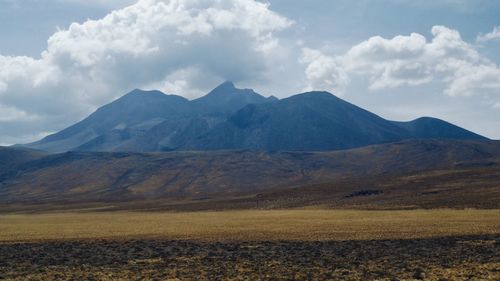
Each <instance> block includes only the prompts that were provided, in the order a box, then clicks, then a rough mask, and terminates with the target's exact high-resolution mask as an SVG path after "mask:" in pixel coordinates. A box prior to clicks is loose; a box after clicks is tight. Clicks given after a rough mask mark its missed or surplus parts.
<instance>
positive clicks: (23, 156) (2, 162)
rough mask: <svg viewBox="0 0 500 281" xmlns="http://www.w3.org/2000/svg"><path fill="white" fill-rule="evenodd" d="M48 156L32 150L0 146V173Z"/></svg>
mask: <svg viewBox="0 0 500 281" xmlns="http://www.w3.org/2000/svg"><path fill="white" fill-rule="evenodd" d="M47 155H48V154H47V153H45V152H43V151H39V150H34V149H27V148H14V147H2V146H0V171H4V172H5V171H8V170H12V169H15V168H16V167H17V166H19V165H21V164H24V163H26V162H30V161H34V160H37V159H40V158H42V157H44V156H47Z"/></svg>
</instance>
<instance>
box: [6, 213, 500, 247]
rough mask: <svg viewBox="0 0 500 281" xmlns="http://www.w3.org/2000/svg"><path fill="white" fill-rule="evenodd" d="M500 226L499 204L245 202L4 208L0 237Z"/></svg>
mask: <svg viewBox="0 0 500 281" xmlns="http://www.w3.org/2000/svg"><path fill="white" fill-rule="evenodd" d="M499 233H500V210H473V209H467V210H450V209H443V210H411V211H357V210H317V209H316V210H273V211H269V210H245V211H221V212H183V213H174V212H163V213H159V212H148V213H145V212H89V213H83V212H80V213H78V212H73V213H46V214H11V215H0V241H3V242H12V241H37V240H61V239H101V238H110V239H127V238H162V239H163V238H164V239H191V240H208V241H213V240H221V241H226V240H235V241H251V240H255V241H258V240H260V241H262V240H301V241H314V240H369V239H413V238H426V237H438V236H457V235H483V234H499Z"/></svg>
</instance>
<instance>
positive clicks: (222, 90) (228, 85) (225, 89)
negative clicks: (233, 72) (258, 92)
mask: <svg viewBox="0 0 500 281" xmlns="http://www.w3.org/2000/svg"><path fill="white" fill-rule="evenodd" d="M237 90H238V89H237V88H236V86H234V83H233V82H231V81H226V82H224V83H222V84H220V85H219V86H217V87H215V88H214V89H213V90H212V91H210V93H208V94H207V95H206V96H212V95H222V94H229V93H233V92H236V91H237Z"/></svg>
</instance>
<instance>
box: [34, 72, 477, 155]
mask: <svg viewBox="0 0 500 281" xmlns="http://www.w3.org/2000/svg"><path fill="white" fill-rule="evenodd" d="M407 139H460V140H485V139H486V138H485V137H483V136H480V135H478V134H475V133H473V132H470V131H467V130H465V129H463V128H460V127H458V126H455V125H453V124H451V123H448V122H446V121H443V120H440V119H436V118H431V117H422V118H418V119H415V120H413V121H409V122H398V121H391V120H387V119H384V118H382V117H380V116H378V115H376V114H374V113H372V112H369V111H367V110H365V109H363V108H360V107H358V106H356V105H354V104H351V103H349V102H347V101H344V100H342V99H340V98H338V97H336V96H335V95H333V94H331V93H328V92H324V91H313V92H307V93H302V94H297V95H293V96H291V97H288V98H284V99H280V100H278V99H276V98H274V97H272V96H271V97H269V98H266V97H264V96H262V95H260V94H258V93H256V92H255V91H253V90H252V89H238V88H236V87H235V85H234V84H233V83H232V82H229V81H226V82H224V83H222V84H221V85H219V86H217V87H216V88H214V89H213V90H212V91H210V92H209V93H208V94H207V95H205V96H202V97H200V98H198V99H195V100H192V101H189V100H187V99H185V98H183V97H181V96H177V95H166V94H164V93H162V92H160V91H156V90H153V91H143V90H138V89H136V90H133V91H131V92H129V93H127V94H126V95H124V96H122V97H121V98H119V99H117V100H115V101H113V102H111V103H109V104H107V105H104V106H102V107H100V108H99V109H97V110H96V111H95V112H94V113H92V114H91V115H89V116H88V117H87V118H85V119H83V120H82V121H80V122H78V123H76V124H75V125H73V126H70V127H68V128H66V129H64V130H62V131H60V132H58V133H55V134H53V135H50V136H47V137H46V138H44V139H42V140H40V141H37V142H34V143H31V144H27V145H24V146H25V147H29V148H34V149H40V150H45V151H48V152H52V153H59V152H65V151H71V150H83V151H129V152H154V151H175V150H227V149H256V150H296V151H322V150H340V149H349V148H355V147H362V146H366V145H372V144H380V143H390V142H395V141H401V140H407Z"/></svg>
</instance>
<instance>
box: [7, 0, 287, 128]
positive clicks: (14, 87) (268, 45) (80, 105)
mask: <svg viewBox="0 0 500 281" xmlns="http://www.w3.org/2000/svg"><path fill="white" fill-rule="evenodd" d="M98 2H100V1H98ZM291 24H292V21H291V20H289V19H287V18H285V17H283V16H281V15H279V14H277V13H275V12H273V11H272V10H270V8H269V4H267V3H262V2H258V1H254V0H140V1H138V2H137V3H135V4H133V5H131V6H128V7H125V8H122V9H119V10H116V11H113V12H111V13H109V14H108V15H106V16H105V17H103V18H102V19H98V20H88V21H86V22H83V23H73V24H71V25H70V26H69V27H68V28H67V29H62V30H59V31H57V32H56V33H54V34H53V35H52V36H51V37H50V38H49V39H48V42H47V49H46V50H45V51H43V53H42V54H41V58H40V59H35V58H31V57H9V56H1V55H0V106H3V107H5V108H15V109H16V110H17V111H18V112H23V114H25V115H26V116H37V118H38V120H39V123H38V124H37V125H38V128H37V130H39V132H42V131H43V132H46V131H53V130H59V129H61V128H62V127H64V126H66V125H70V124H71V123H72V122H74V121H77V119H78V118H81V117H83V116H85V115H86V114H88V113H90V112H91V111H92V110H94V109H95V108H96V107H97V106H100V105H102V104H104V103H106V102H109V101H110V100H112V99H113V98H116V97H118V96H120V95H122V94H124V93H125V92H126V91H128V90H131V89H133V88H140V87H150V86H156V85H160V86H161V87H160V88H162V89H165V90H168V91H183V92H175V94H179V95H185V96H187V97H194V96H196V95H197V94H199V93H201V92H200V89H202V88H203V87H202V86H204V87H206V85H208V84H210V85H212V86H213V85H215V84H216V83H217V82H220V81H222V80H225V79H231V80H235V81H236V82H238V81H247V82H248V81H252V79H259V78H262V77H265V76H266V73H267V71H268V70H269V69H270V67H271V66H272V65H270V63H269V61H272V60H273V58H275V57H279V55H277V54H276V53H277V52H279V49H280V41H279V38H277V37H276V36H275V34H276V32H279V31H281V30H284V29H286V28H288V27H289V26H290V25H291ZM17 111H16V112H17ZM5 112H7V111H5ZM9 112H11V113H12V112H14V111H9ZM4 115H5V114H4ZM12 116H15V114H12ZM7 118H8V117H3V118H2V119H0V134H5V133H6V132H5V131H4V129H5V130H7V129H6V128H10V129H9V130H10V131H9V133H10V134H11V135H12V134H15V131H16V129H15V126H7V125H6V124H3V125H4V126H2V123H1V122H2V120H4V121H5V120H7ZM11 119H12V118H9V122H10V121H12V120H11ZM55 120H58V121H55ZM11 125H12V124H11ZM13 127H14V130H12V128H13ZM25 133H26V132H19V134H25ZM32 135H37V134H36V132H32Z"/></svg>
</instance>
